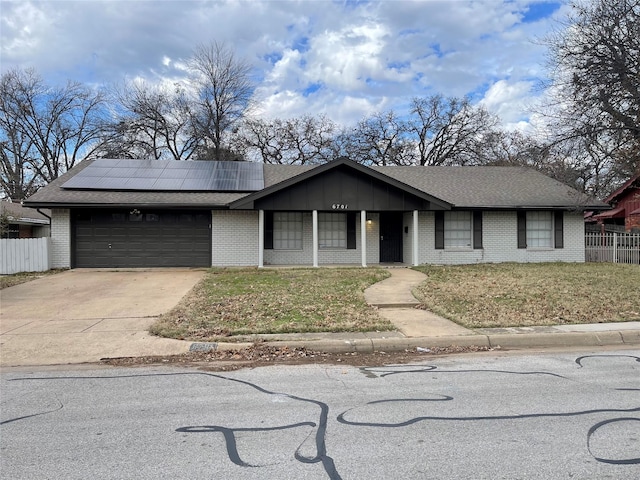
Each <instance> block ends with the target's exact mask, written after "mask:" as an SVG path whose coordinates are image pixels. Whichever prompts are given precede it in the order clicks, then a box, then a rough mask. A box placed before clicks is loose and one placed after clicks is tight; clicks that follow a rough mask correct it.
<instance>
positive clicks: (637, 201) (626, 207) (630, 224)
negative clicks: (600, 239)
mask: <svg viewBox="0 0 640 480" xmlns="http://www.w3.org/2000/svg"><path fill="white" fill-rule="evenodd" d="M604 202H605V203H607V204H609V205H611V206H612V207H613V208H612V209H611V210H607V211H604V212H601V213H598V212H587V214H586V215H585V221H587V222H590V223H597V224H599V225H605V226H606V225H619V226H621V227H622V226H624V230H625V231H627V232H636V231H638V232H640V172H638V173H637V174H636V175H634V176H632V177H631V178H630V179H629V180H627V181H626V182H625V183H624V184H622V185H621V186H620V187H619V188H618V189H616V190H615V191H614V192H613V193H611V195H609V196H608V197H607V198H605V199H604Z"/></svg>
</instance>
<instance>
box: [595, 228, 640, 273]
mask: <svg viewBox="0 0 640 480" xmlns="http://www.w3.org/2000/svg"><path fill="white" fill-rule="evenodd" d="M584 245H585V260H586V261H587V262H612V263H631V264H635V265H640V234H631V233H616V232H605V233H586V234H585V243H584Z"/></svg>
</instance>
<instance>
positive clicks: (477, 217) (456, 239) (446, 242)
mask: <svg viewBox="0 0 640 480" xmlns="http://www.w3.org/2000/svg"><path fill="white" fill-rule="evenodd" d="M482 217H483V213H482V211H481V210H476V211H473V212H468V211H467V212H464V211H453V212H452V211H447V212H443V211H436V212H435V232H434V233H435V248H436V250H442V249H444V248H453V249H455V248H459V249H460V248H461V249H468V248H473V249H474V250H475V249H482Z"/></svg>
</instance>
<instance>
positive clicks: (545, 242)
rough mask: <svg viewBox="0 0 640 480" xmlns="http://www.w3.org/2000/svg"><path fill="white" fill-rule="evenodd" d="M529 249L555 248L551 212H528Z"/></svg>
mask: <svg viewBox="0 0 640 480" xmlns="http://www.w3.org/2000/svg"><path fill="white" fill-rule="evenodd" d="M527 247H528V248H553V217H552V215H551V212H527Z"/></svg>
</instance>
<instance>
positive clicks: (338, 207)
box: [331, 203, 349, 210]
mask: <svg viewBox="0 0 640 480" xmlns="http://www.w3.org/2000/svg"><path fill="white" fill-rule="evenodd" d="M331 208H332V209H333V210H347V209H348V208H349V205H348V204H346V203H334V204H333V205H331Z"/></svg>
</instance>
